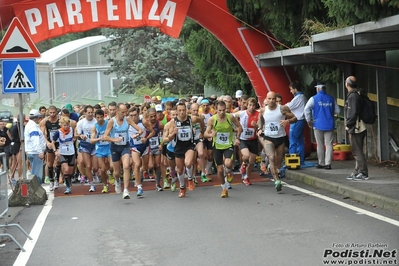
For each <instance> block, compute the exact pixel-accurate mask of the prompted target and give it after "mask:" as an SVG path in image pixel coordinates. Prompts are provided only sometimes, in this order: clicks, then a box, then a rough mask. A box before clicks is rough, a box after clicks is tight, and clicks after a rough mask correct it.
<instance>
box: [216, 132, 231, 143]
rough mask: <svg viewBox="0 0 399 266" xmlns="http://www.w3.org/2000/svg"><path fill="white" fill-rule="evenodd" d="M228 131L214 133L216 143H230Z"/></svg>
mask: <svg viewBox="0 0 399 266" xmlns="http://www.w3.org/2000/svg"><path fill="white" fill-rule="evenodd" d="M229 140H230V133H227V132H218V133H216V143H217V144H230V143H229Z"/></svg>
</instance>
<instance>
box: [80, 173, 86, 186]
mask: <svg viewBox="0 0 399 266" xmlns="http://www.w3.org/2000/svg"><path fill="white" fill-rule="evenodd" d="M85 179H86V177H85V176H84V175H82V176H80V183H81V184H84V183H85V182H86V180H85Z"/></svg>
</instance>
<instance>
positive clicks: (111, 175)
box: [108, 172, 115, 185]
mask: <svg viewBox="0 0 399 266" xmlns="http://www.w3.org/2000/svg"><path fill="white" fill-rule="evenodd" d="M108 182H109V183H110V184H111V185H113V184H115V178H114V176H113V174H111V172H109V173H108Z"/></svg>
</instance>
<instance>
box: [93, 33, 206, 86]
mask: <svg viewBox="0 0 399 266" xmlns="http://www.w3.org/2000/svg"><path fill="white" fill-rule="evenodd" d="M103 34H104V35H105V36H108V37H111V38H112V39H111V42H110V45H109V46H108V47H105V48H104V49H103V50H102V51H101V54H103V55H104V56H105V57H107V58H108V61H109V62H110V63H111V69H110V70H109V72H108V73H111V72H114V73H116V74H117V76H118V77H125V81H124V84H122V86H124V87H126V86H127V89H128V90H127V92H130V93H134V92H135V91H136V89H137V88H139V87H143V86H147V87H159V88H164V85H165V83H166V82H165V81H166V79H168V80H169V79H170V80H173V82H172V83H169V84H168V86H169V88H170V90H171V92H172V93H180V92H184V93H190V92H192V93H194V92H198V89H199V88H201V86H200V85H201V84H200V83H199V82H198V79H197V77H196V76H195V75H193V74H192V67H193V64H192V62H191V61H190V60H189V58H188V54H187V53H186V51H185V48H184V45H183V43H182V40H176V39H173V38H171V37H169V36H167V35H164V34H162V33H160V32H159V30H158V29H156V28H140V29H103Z"/></svg>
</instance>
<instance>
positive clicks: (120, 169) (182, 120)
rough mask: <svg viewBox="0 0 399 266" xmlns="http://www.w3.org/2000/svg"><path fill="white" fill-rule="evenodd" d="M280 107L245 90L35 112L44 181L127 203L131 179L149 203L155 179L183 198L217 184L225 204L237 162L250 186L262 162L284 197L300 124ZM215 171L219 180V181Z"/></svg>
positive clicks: (275, 99) (159, 186)
mask: <svg viewBox="0 0 399 266" xmlns="http://www.w3.org/2000/svg"><path fill="white" fill-rule="evenodd" d="M279 98H280V99H279ZM279 100H280V102H281V97H279V95H278V94H276V93H274V92H269V93H268V94H267V97H266V99H265V100H264V102H263V103H260V104H259V103H258V100H257V99H255V98H252V97H248V96H247V95H245V94H244V95H243V94H242V92H241V91H237V93H236V98H232V97H231V96H228V95H225V96H219V97H216V96H214V95H212V96H210V97H207V98H204V97H197V96H189V97H187V98H183V99H176V100H173V101H166V102H161V98H160V97H153V98H152V99H151V102H145V103H141V104H134V103H116V102H110V103H108V104H107V105H105V104H103V103H100V104H96V105H94V106H92V105H84V106H80V105H76V106H71V105H70V104H67V105H66V106H64V107H63V108H62V109H58V108H57V107H56V106H49V107H44V106H42V107H40V108H39V110H35V111H38V113H40V116H39V119H38V121H37V124H38V126H39V128H40V130H41V132H42V133H43V136H44V138H45V140H46V152H45V156H44V160H43V162H44V163H45V166H46V167H45V170H44V173H43V177H42V181H43V182H45V183H49V188H50V191H54V190H55V189H58V188H59V187H60V182H63V183H64V184H65V192H64V193H65V194H70V193H72V184H73V183H77V182H80V183H89V185H90V186H88V189H89V192H94V191H95V190H96V185H95V183H100V182H101V183H103V187H102V192H103V193H109V192H110V191H112V190H114V191H115V192H116V193H118V194H120V193H122V196H123V198H124V199H129V198H130V194H129V185H130V190H132V188H133V184H132V183H130V180H131V179H134V187H135V190H136V194H137V197H141V196H143V193H144V191H143V187H142V182H143V180H144V179H149V178H151V179H154V180H155V186H154V189H156V190H157V191H162V190H164V189H170V190H171V191H176V189H177V185H179V194H178V196H179V198H183V197H185V195H186V192H187V190H189V191H191V190H194V188H195V186H196V184H197V182H217V183H218V184H220V185H221V187H222V192H221V195H220V197H221V198H226V197H228V190H229V188H230V183H231V182H232V180H233V169H234V168H235V167H236V165H235V164H236V162H239V171H240V173H241V177H242V183H243V184H245V185H247V186H249V185H251V181H250V179H249V176H250V174H251V172H252V170H253V168H254V164H255V159H256V157H257V156H258V155H261V156H262V163H261V165H262V167H261V169H262V170H263V171H270V174H271V175H272V178H273V180H274V186H275V188H276V190H277V191H280V190H281V189H282V185H281V181H280V173H279V169H280V168H281V166H282V165H281V164H282V162H283V156H284V154H285V146H286V143H287V136H286V126H287V125H288V124H289V123H295V122H296V117H295V115H294V114H293V113H292V112H291V111H290V109H289V108H288V107H287V106H286V105H280V103H279ZM31 113H32V112H31ZM33 113H35V112H33ZM13 127H18V126H17V125H15V126H13ZM13 131H14V132H18V130H15V129H14V130H13ZM10 132H11V130H10ZM8 135H9V136H10V137H11V138H13V136H11V133H9V134H8ZM14 141H15V140H14ZM17 164H18V163H17ZM266 165H268V168H266ZM11 168H12V166H11ZM266 169H267V170H266ZM213 170H214V171H216V172H217V180H212V176H213V174H214V173H213V172H212V171H213ZM197 175H198V177H197ZM39 179H40V178H39Z"/></svg>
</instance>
